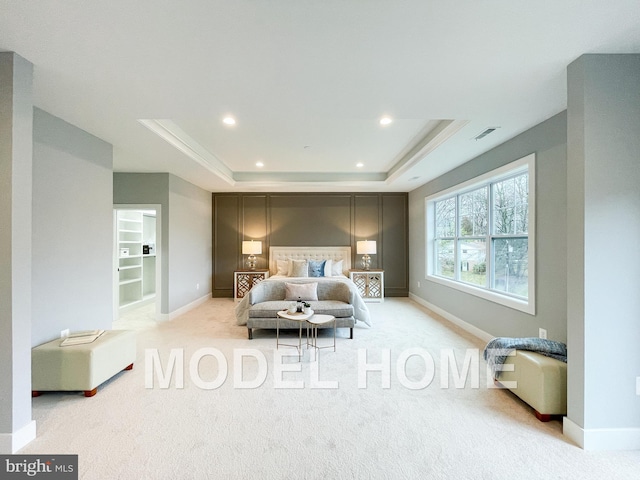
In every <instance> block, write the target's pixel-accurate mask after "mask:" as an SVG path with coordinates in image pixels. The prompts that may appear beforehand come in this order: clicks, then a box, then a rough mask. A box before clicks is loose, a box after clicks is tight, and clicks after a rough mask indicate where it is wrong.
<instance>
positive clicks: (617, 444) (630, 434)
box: [562, 417, 640, 451]
mask: <svg viewBox="0 0 640 480" xmlns="http://www.w3.org/2000/svg"><path fill="white" fill-rule="evenodd" d="M562 433H563V434H564V435H565V436H566V437H567V438H569V440H571V441H572V442H574V443H575V444H576V445H578V446H579V447H580V448H583V449H585V450H592V451H593V450H640V428H587V429H585V428H582V427H580V426H579V425H577V424H576V423H575V422H573V421H571V420H570V419H569V418H567V417H564V418H563V419H562Z"/></svg>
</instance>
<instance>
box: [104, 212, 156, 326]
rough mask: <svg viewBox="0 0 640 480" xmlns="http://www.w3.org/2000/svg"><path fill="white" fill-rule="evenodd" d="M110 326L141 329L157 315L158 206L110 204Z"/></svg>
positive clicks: (154, 321) (152, 321) (153, 320)
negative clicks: (112, 293) (111, 272)
mask: <svg viewBox="0 0 640 480" xmlns="http://www.w3.org/2000/svg"><path fill="white" fill-rule="evenodd" d="M113 222H114V228H113V231H114V242H113V244H114V250H113V264H114V288H113V291H114V299H113V303H114V305H113V312H114V313H113V328H118V329H142V328H147V327H152V326H155V324H156V322H157V321H158V319H159V318H160V305H161V303H160V297H161V288H160V285H161V278H160V277H161V272H162V269H161V268H160V265H161V255H160V252H161V250H160V240H161V239H160V232H161V229H160V206H159V205H114V210H113Z"/></svg>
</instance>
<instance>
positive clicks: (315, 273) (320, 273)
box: [309, 260, 326, 277]
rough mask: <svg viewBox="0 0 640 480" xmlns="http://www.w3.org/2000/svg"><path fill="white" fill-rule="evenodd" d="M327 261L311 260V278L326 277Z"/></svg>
mask: <svg viewBox="0 0 640 480" xmlns="http://www.w3.org/2000/svg"><path fill="white" fill-rule="evenodd" d="M325 263H326V260H309V276H310V277H324V265H325Z"/></svg>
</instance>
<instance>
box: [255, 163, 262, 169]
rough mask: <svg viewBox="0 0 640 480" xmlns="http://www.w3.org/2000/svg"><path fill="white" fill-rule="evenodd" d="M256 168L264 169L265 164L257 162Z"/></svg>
mask: <svg viewBox="0 0 640 480" xmlns="http://www.w3.org/2000/svg"><path fill="white" fill-rule="evenodd" d="M256 167H258V168H262V167H264V163H262V162H256Z"/></svg>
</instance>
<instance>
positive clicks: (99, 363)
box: [31, 330, 136, 397]
mask: <svg viewBox="0 0 640 480" xmlns="http://www.w3.org/2000/svg"><path fill="white" fill-rule="evenodd" d="M62 341H63V339H61V338H60V339H57V340H53V341H51V342H48V343H44V344H42V345H39V346H37V347H34V348H33V349H32V350H31V392H32V396H34V397H37V396H38V395H40V393H41V392H44V391H56V392H58V391H83V392H84V396H85V397H92V396H94V395H95V394H96V392H97V391H98V386H100V385H101V384H102V383H104V382H105V381H107V380H109V379H110V378H111V377H113V376H114V375H115V374H116V373H118V372H120V371H122V370H131V369H132V368H133V364H134V362H135V360H136V335H135V332H133V331H130V330H107V331H105V332H104V333H103V334H102V335H100V337H98V338H97V339H96V340H95V341H93V342H92V343H86V344H83V345H71V346H66V347H61V346H60V343H61V342H62Z"/></svg>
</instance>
